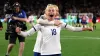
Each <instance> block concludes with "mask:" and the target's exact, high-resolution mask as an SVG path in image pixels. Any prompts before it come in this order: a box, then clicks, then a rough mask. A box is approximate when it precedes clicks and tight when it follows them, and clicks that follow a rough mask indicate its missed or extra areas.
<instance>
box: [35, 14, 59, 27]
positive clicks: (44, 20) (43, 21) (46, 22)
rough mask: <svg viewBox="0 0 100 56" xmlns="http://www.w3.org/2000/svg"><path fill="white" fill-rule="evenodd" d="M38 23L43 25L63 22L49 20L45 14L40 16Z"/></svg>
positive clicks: (57, 24)
mask: <svg viewBox="0 0 100 56" xmlns="http://www.w3.org/2000/svg"><path fill="white" fill-rule="evenodd" d="M37 23H38V24H41V25H56V26H59V25H60V24H61V23H60V20H59V21H58V20H54V21H48V20H47V19H46V17H45V15H41V16H40V18H39V19H38V20H37Z"/></svg>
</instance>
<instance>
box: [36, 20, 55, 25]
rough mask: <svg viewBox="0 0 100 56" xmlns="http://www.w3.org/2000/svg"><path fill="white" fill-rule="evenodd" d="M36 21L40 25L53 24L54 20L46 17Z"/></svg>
mask: <svg viewBox="0 0 100 56" xmlns="http://www.w3.org/2000/svg"><path fill="white" fill-rule="evenodd" d="M37 23H39V24H41V25H54V21H48V20H47V19H45V20H44V19H38V20H37Z"/></svg>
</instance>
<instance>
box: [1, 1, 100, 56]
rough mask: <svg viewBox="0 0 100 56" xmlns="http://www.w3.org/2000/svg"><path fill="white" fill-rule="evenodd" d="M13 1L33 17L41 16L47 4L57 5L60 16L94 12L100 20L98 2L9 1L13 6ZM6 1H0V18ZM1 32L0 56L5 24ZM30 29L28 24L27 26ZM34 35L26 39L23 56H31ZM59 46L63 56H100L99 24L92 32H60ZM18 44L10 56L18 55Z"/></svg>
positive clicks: (2, 50) (3, 46) (3, 49)
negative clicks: (60, 45) (18, 3)
mask: <svg viewBox="0 0 100 56" xmlns="http://www.w3.org/2000/svg"><path fill="white" fill-rule="evenodd" d="M15 1H18V2H20V4H21V5H22V9H24V10H25V11H26V12H27V15H28V13H29V12H33V13H34V15H37V16H39V15H41V14H43V10H44V9H45V7H46V5H47V4H49V3H53V4H57V5H58V6H59V8H60V14H61V15H62V16H63V15H64V14H66V13H77V12H78V13H93V12H96V14H97V18H98V20H100V2H99V0H66V1H65V0H10V3H11V4H13V3H14V2H15ZM5 2H6V0H1V1H0V18H3V17H4V15H3V6H4V3H5ZM3 26H4V28H3V30H2V31H0V56H4V55H5V53H6V48H7V45H8V41H7V40H5V39H4V36H5V35H4V33H5V31H6V23H3ZM27 26H28V28H31V26H30V24H27ZM36 34H37V33H35V34H34V35H32V36H30V37H29V38H26V45H25V50H24V53H23V56H32V55H33V51H32V50H33V48H34V43H35V39H36ZM61 44H62V55H63V56H100V23H97V29H96V30H94V31H92V32H88V31H86V32H71V31H67V30H65V29H64V30H62V32H61ZM18 47H19V43H18V41H17V44H16V45H15V47H14V49H13V50H12V52H11V56H17V55H18Z"/></svg>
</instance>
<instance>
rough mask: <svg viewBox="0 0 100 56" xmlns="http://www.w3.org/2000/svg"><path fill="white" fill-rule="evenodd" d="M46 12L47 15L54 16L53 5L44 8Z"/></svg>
mask: <svg viewBox="0 0 100 56" xmlns="http://www.w3.org/2000/svg"><path fill="white" fill-rule="evenodd" d="M46 14H47V15H48V16H50V17H54V16H55V14H56V10H55V8H54V7H51V8H48V9H47V10H46Z"/></svg>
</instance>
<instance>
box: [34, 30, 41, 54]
mask: <svg viewBox="0 0 100 56" xmlns="http://www.w3.org/2000/svg"><path fill="white" fill-rule="evenodd" d="M41 43H42V33H41V32H40V31H38V33H37V38H36V42H35V45H34V49H33V51H34V52H38V53H40V47H41Z"/></svg>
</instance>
